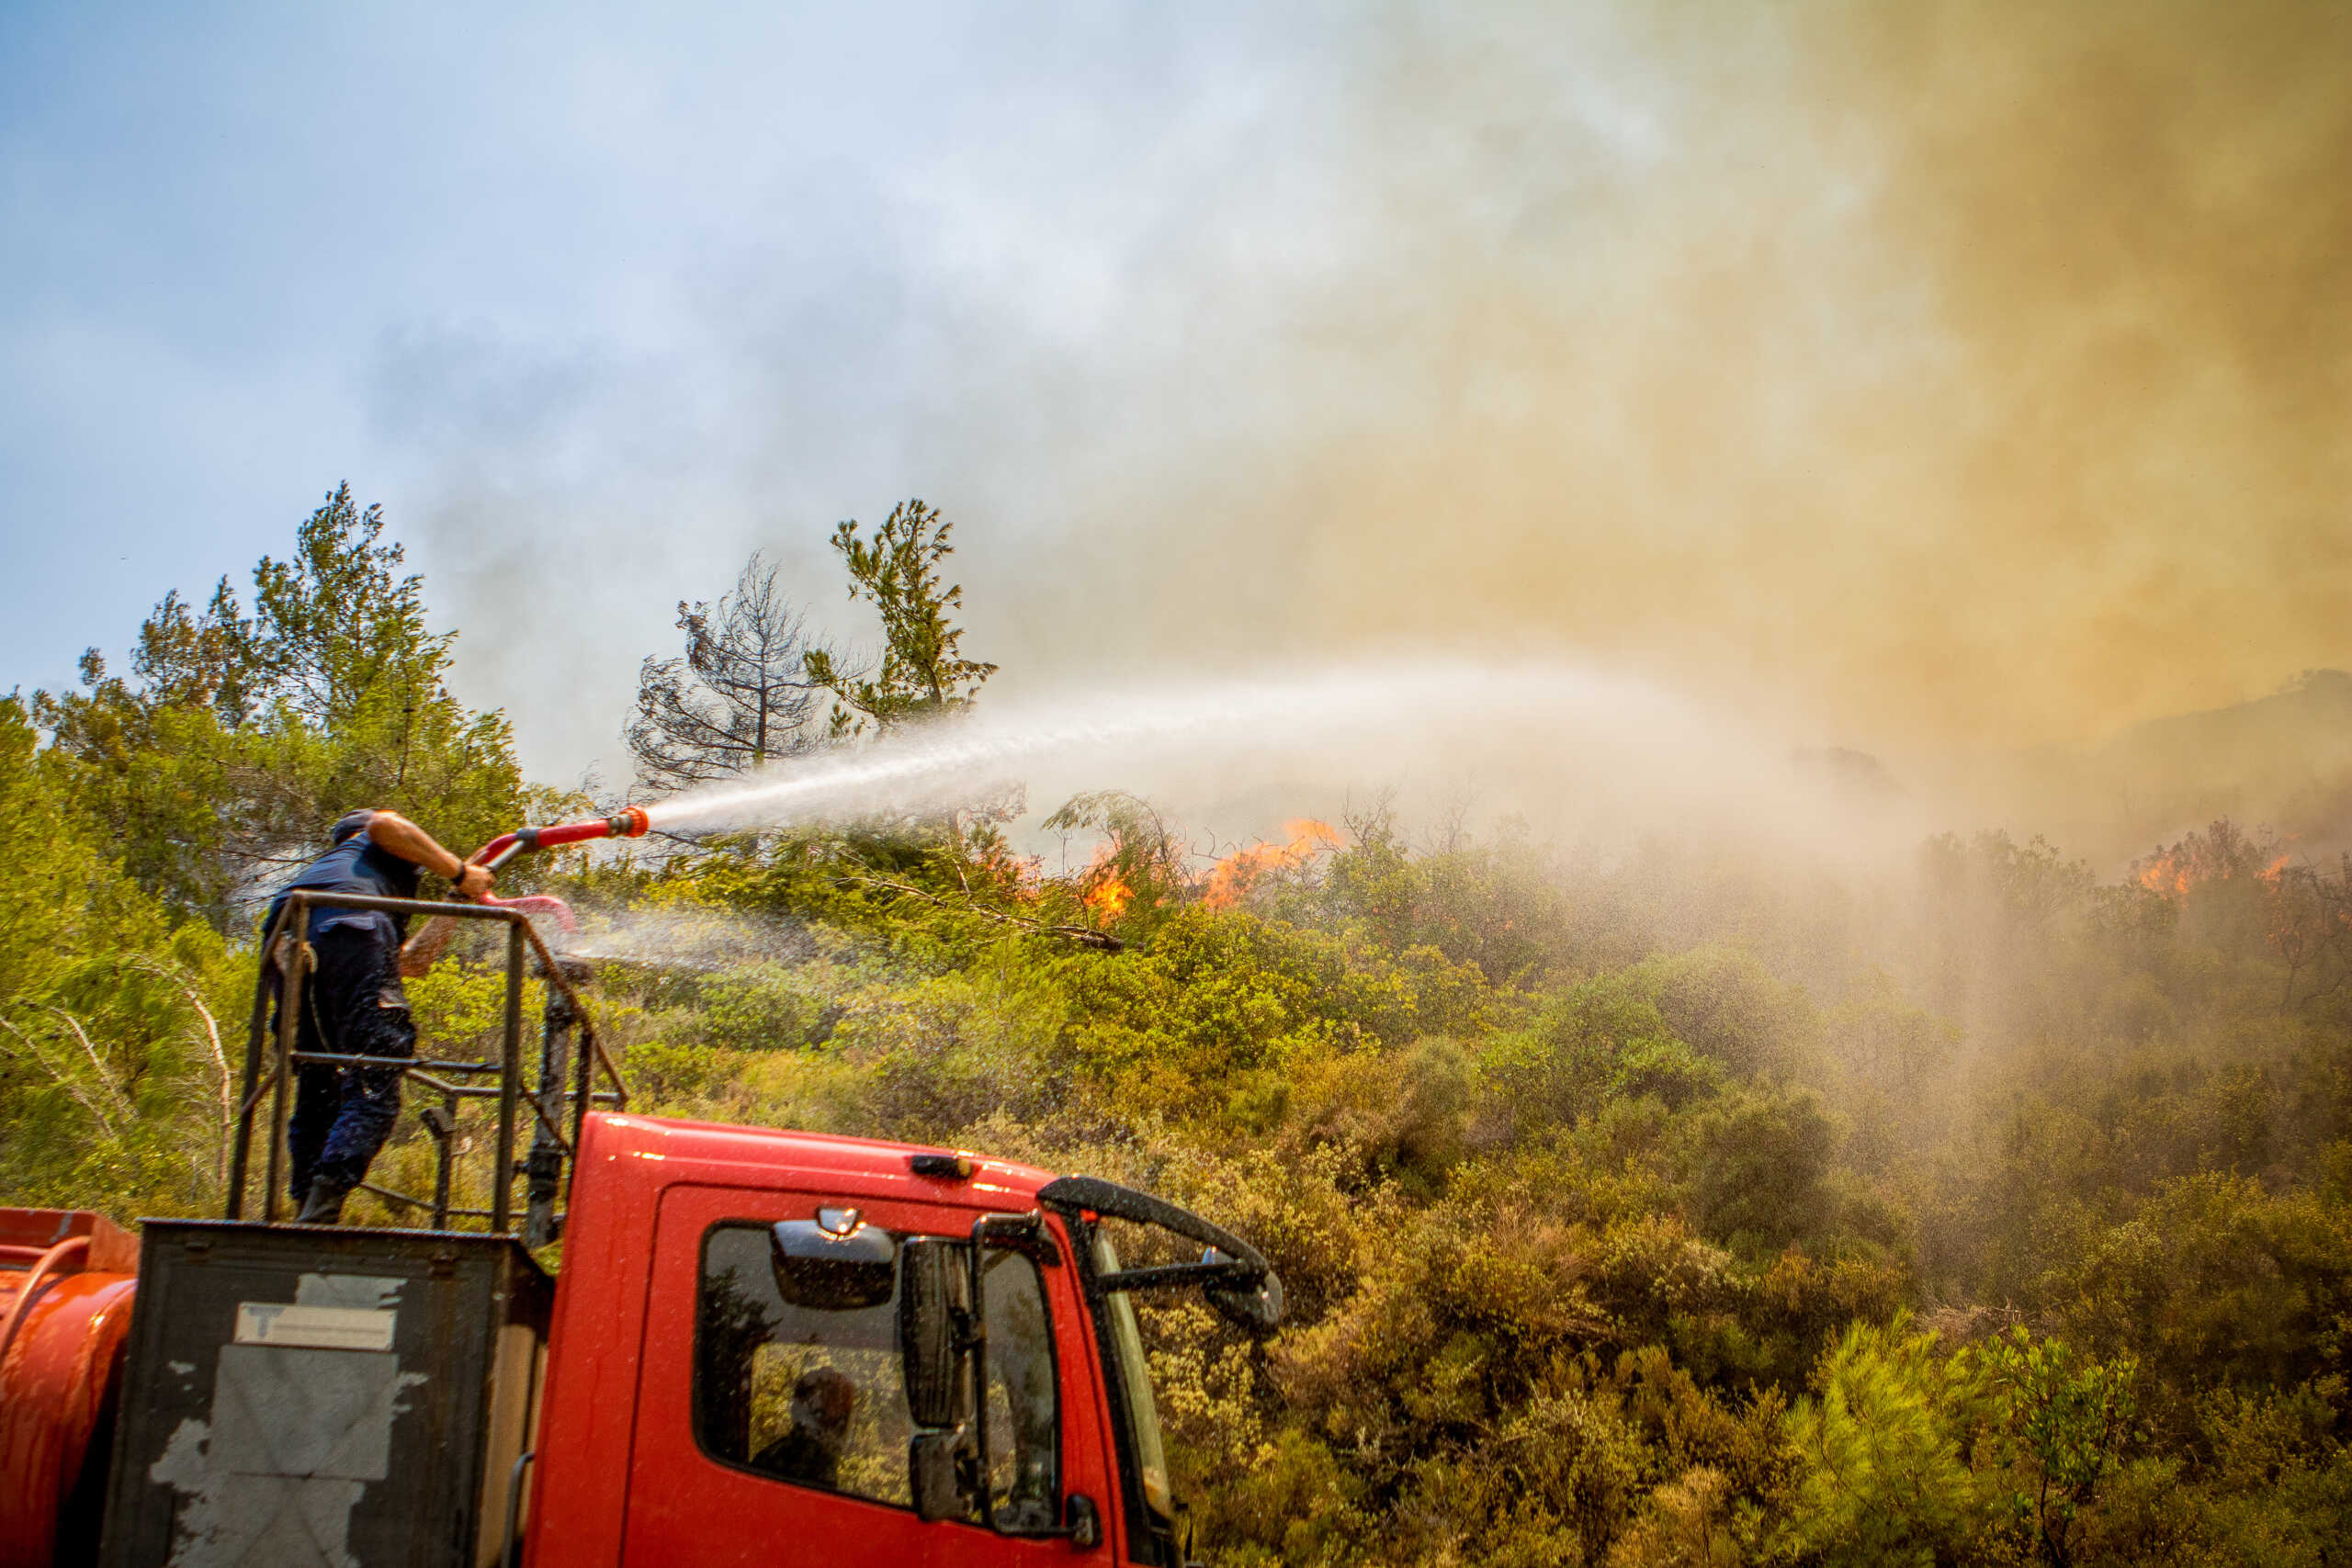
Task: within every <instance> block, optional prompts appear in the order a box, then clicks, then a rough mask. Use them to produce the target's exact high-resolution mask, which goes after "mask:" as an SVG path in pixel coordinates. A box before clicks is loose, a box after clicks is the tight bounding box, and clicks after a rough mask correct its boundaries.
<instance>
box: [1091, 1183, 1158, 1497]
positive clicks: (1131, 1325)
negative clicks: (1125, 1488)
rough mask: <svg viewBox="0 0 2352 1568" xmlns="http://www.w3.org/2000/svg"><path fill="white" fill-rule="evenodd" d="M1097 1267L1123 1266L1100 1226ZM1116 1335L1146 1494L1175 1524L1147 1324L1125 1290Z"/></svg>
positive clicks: (1116, 1301)
mask: <svg viewBox="0 0 2352 1568" xmlns="http://www.w3.org/2000/svg"><path fill="white" fill-rule="evenodd" d="M1094 1269H1095V1271H1096V1273H1098V1274H1115V1273H1117V1272H1118V1271H1119V1249H1118V1248H1117V1247H1114V1246H1113V1245H1112V1244H1111V1238H1110V1237H1109V1236H1107V1235H1103V1232H1102V1231H1101V1230H1100V1229H1098V1230H1096V1231H1095V1233H1094ZM1106 1305H1107V1309H1108V1311H1109V1313H1110V1314H1111V1337H1112V1340H1113V1342H1114V1345H1115V1346H1116V1348H1117V1351H1118V1359H1119V1382H1120V1383H1121V1385H1122V1386H1123V1387H1124V1388H1125V1391H1126V1395H1127V1416H1128V1420H1129V1421H1130V1422H1131V1423H1132V1424H1133V1426H1134V1427H1135V1432H1134V1437H1135V1445H1136V1470H1137V1471H1138V1472H1140V1475H1141V1479H1142V1482H1143V1500H1144V1504H1145V1506H1147V1507H1148V1508H1150V1509H1151V1511H1152V1512H1153V1513H1154V1514H1157V1515H1158V1516H1159V1518H1160V1520H1161V1522H1163V1523H1167V1524H1173V1523H1174V1521H1175V1517H1176V1506H1175V1499H1174V1498H1173V1496H1171V1495H1170V1492H1169V1488H1168V1455H1167V1452H1166V1450H1164V1449H1162V1447H1161V1446H1160V1441H1159V1405H1158V1404H1155V1403H1154V1402H1153V1400H1152V1397H1151V1368H1150V1366H1149V1364H1148V1362H1146V1361H1145V1359H1144V1354H1143V1330H1142V1329H1141V1327H1140V1326H1138V1325H1137V1324H1136V1306H1135V1303H1134V1302H1132V1301H1131V1300H1129V1299H1128V1297H1127V1293H1126V1292H1125V1291H1116V1292H1112V1294H1111V1295H1110V1296H1109V1297H1108V1298H1107V1302H1106Z"/></svg>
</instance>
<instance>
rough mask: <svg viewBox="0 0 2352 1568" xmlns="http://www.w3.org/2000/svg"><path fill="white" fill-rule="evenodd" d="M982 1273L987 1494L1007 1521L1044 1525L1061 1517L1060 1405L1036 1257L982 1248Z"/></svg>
mask: <svg viewBox="0 0 2352 1568" xmlns="http://www.w3.org/2000/svg"><path fill="white" fill-rule="evenodd" d="M981 1273H982V1278H983V1280H984V1283H985V1285H986V1289H987V1292H988V1318H989V1323H988V1329H989V1358H988V1359H989V1366H988V1400H989V1501H990V1502H991V1503H992V1504H993V1505H994V1506H995V1508H996V1515H997V1521H998V1523H999V1524H1000V1525H1001V1526H1002V1527H1003V1528H1004V1529H1012V1530H1021V1529H1051V1528H1053V1527H1054V1526H1055V1525H1057V1524H1058V1523H1060V1522H1061V1521H1060V1518H1059V1514H1060V1511H1061V1477H1060V1464H1059V1461H1060V1448H1061V1411H1060V1407H1059V1404H1058V1403H1057V1399H1056V1389H1057V1383H1056V1381H1055V1377H1054V1331H1053V1324H1052V1321H1051V1320H1050V1319H1049V1318H1048V1317H1047V1315H1046V1292H1045V1285H1044V1282H1043V1281H1042V1280H1040V1279H1039V1278H1038V1275H1037V1266H1036V1264H1035V1263H1033V1262H1031V1261H1030V1260H1029V1259H1028V1258H1024V1257H1023V1256H1022V1255H1021V1254H1020V1253H1017V1252H999V1251H994V1250H991V1251H989V1253H988V1254H987V1255H986V1258H985V1259H984V1260H983V1262H982V1264H981Z"/></svg>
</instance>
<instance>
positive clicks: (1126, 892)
mask: <svg viewBox="0 0 2352 1568" xmlns="http://www.w3.org/2000/svg"><path fill="white" fill-rule="evenodd" d="M1079 886H1080V888H1081V889H1082V891H1081V892H1080V894H1079V896H1078V901H1079V902H1080V904H1081V905H1083V906H1085V908H1086V911H1087V913H1089V914H1091V915H1092V916H1093V917H1094V919H1095V920H1096V921H1097V922H1098V923H1099V922H1102V921H1105V920H1115V919H1118V918H1119V917H1120V916H1121V915H1122V914H1124V913H1125V911H1126V908H1127V906H1128V905H1130V904H1132V903H1134V902H1135V898H1136V890H1135V889H1134V888H1132V887H1130V886H1127V879H1126V878H1125V877H1124V876H1121V875H1120V874H1119V863H1118V855H1117V846H1115V845H1113V844H1104V845H1103V846H1102V847H1100V848H1099V849H1097V850H1096V851H1095V852H1094V863H1092V864H1091V865H1089V866H1088V867H1087V868H1086V874H1085V875H1084V876H1082V877H1080V879H1079Z"/></svg>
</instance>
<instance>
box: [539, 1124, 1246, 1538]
mask: <svg viewBox="0 0 2352 1568" xmlns="http://www.w3.org/2000/svg"><path fill="white" fill-rule="evenodd" d="M591 1127H592V1129H593V1130H592V1132H591V1134H590V1135H589V1137H588V1140H587V1142H586V1143H585V1145H584V1146H583V1148H582V1155H581V1167H580V1170H579V1174H578V1178H577V1180H576V1184H575V1187H574V1193H575V1199H574V1207H573V1211H572V1220H571V1234H570V1239H569V1240H568V1242H567V1244H566V1247H565V1259H564V1267H563V1276H562V1281H561V1283H560V1285H559V1287H558V1290H557V1292H556V1302H555V1319H554V1325H553V1333H552V1337H551V1343H552V1344H553V1345H554V1346H555V1347H556V1351H555V1354H554V1355H553V1356H552V1357H551V1358H550V1361H549V1365H548V1386H547V1395H546V1402H545V1405H544V1409H543V1413H542V1416H541V1418H540V1427H539V1436H538V1439H537V1459H536V1461H534V1466H535V1469H536V1474H535V1477H534V1484H533V1487H532V1490H531V1505H530V1506H531V1516H530V1521H531V1522H530V1525H529V1528H528V1530H527V1532H526V1539H527V1541H528V1549H527V1553H526V1558H525V1561H526V1563H528V1564H535V1565H542V1568H553V1565H555V1564H571V1563H587V1562H619V1561H633V1562H664V1563H674V1564H678V1565H679V1568H720V1565H734V1564H742V1565H746V1568H749V1565H751V1564H763V1565H769V1568H786V1565H790V1564H800V1563H809V1564H818V1563H823V1564H828V1565H836V1568H857V1565H866V1564H871V1565H873V1568H885V1565H893V1564H916V1563H942V1564H945V1563H966V1562H993V1563H1003V1564H1006V1565H1008V1568H1011V1565H1012V1564H1019V1563H1036V1564H1046V1563H1058V1562H1070V1561H1072V1560H1073V1559H1076V1560H1080V1561H1100V1562H1142V1563H1165V1564H1170V1565H1173V1564H1175V1563H1177V1562H1179V1557H1178V1553H1177V1520H1176V1514H1175V1509H1174V1506H1173V1502H1172V1499H1171V1498H1170V1495H1169V1488H1168V1475H1167V1466H1166V1461H1165V1459H1164V1457H1163V1455H1162V1453H1161V1451H1160V1438H1159V1417H1158V1415H1157V1413H1156V1408H1155V1404H1154V1401H1153V1397H1152V1390H1151V1382H1150V1376H1149V1372H1148V1368H1147V1367H1146V1366H1145V1364H1144V1356H1143V1346H1142V1342H1141V1339H1140V1337H1139V1336H1138V1334H1137V1331H1136V1315H1135V1309H1134V1307H1133V1306H1132V1304H1131V1303H1130V1301H1129V1293H1130V1292H1132V1291H1134V1290H1136V1289H1147V1288H1157V1287H1167V1286H1178V1285H1183V1284H1187V1283H1198V1284H1201V1285H1204V1286H1205V1287H1206V1288H1207V1289H1209V1290H1210V1291H1211V1292H1213V1299H1216V1300H1217V1301H1219V1303H1221V1305H1222V1307H1223V1308H1224V1310H1226V1311H1227V1312H1228V1313H1230V1314H1233V1315H1234V1316H1235V1317H1236V1318H1237V1319H1238V1320H1239V1321H1241V1322H1243V1323H1245V1324H1248V1325H1251V1326H1253V1327H1270V1326H1272V1320H1273V1319H1274V1318H1275V1317H1276V1316H1278V1315H1279V1313H1280V1292H1281V1286H1280V1284H1279V1282H1278V1281H1277V1280H1275V1279H1274V1277H1273V1275H1272V1272H1271V1271H1270V1270H1268V1269H1266V1268H1265V1265H1264V1262H1263V1260H1262V1259H1261V1258H1257V1256H1256V1254H1255V1253H1254V1252H1251V1251H1250V1249H1248V1248H1247V1247H1244V1246H1243V1245H1242V1244H1241V1243H1240V1242H1239V1241H1238V1239H1237V1238H1234V1237H1232V1236H1229V1235H1225V1234H1224V1233H1223V1232H1220V1231H1217V1230H1216V1228H1215V1227H1213V1226H1209V1225H1207V1224H1205V1222H1203V1221H1201V1220H1199V1219H1197V1218H1196V1217H1194V1216H1192V1215H1190V1214H1186V1213H1182V1211H1179V1210H1175V1209H1172V1208H1170V1207H1168V1206H1166V1205H1163V1204H1160V1203H1159V1202H1158V1201H1155V1200H1153V1199H1150V1198H1148V1197H1147V1196H1145V1195H1143V1194H1140V1193H1136V1192H1132V1191H1130V1190H1126V1189H1124V1188H1120V1187H1116V1186H1114V1185H1112V1184H1110V1183H1108V1182H1100V1181H1092V1180H1089V1179H1082V1178H1080V1179H1071V1178H1061V1179H1057V1178H1055V1177H1053V1176H1051V1175H1050V1174H1048V1173H1046V1172H1045V1171H1041V1170H1035V1169H1032V1168H1028V1167H1025V1166H1017V1165H1009V1164H1006V1163H1003V1162H1001V1161H997V1160H990V1159H983V1158H976V1157H973V1156H966V1155H959V1154H953V1153H948V1152H945V1151H910V1150H908V1149H906V1148H904V1147H901V1146H898V1145H886V1144H875V1143H867V1142H864V1141H860V1140H854V1139H844V1138H816V1137H809V1136H807V1135H803V1134H793V1133H774V1132H763V1131H757V1130H752V1129H747V1128H741V1127H725V1126H713V1125H707V1124H701V1123H688V1122H663V1121H656V1120H652V1119H649V1118H644V1117H634V1116H599V1117H596V1118H594V1119H593V1121H592V1122H591ZM1111 1219H1123V1220H1128V1221H1135V1222H1140V1223H1144V1224H1156V1225H1162V1226H1170V1227H1171V1228H1173V1229H1175V1230H1176V1231H1177V1233H1178V1234H1179V1235H1186V1236H1187V1237H1188V1238H1189V1239H1192V1240H1194V1241H1200V1242H1205V1243H1206V1244H1207V1245H1208V1252H1209V1256H1207V1257H1206V1258H1204V1259H1203V1260H1202V1261H1200V1262H1187V1263H1182V1264H1177V1265H1173V1266H1163V1267H1161V1268H1159V1269H1123V1268H1122V1266H1121V1263H1120V1259H1119V1257H1118V1254H1117V1251H1116V1249H1115V1247H1114V1245H1113V1243H1112V1240H1111V1238H1110V1236H1109V1235H1108V1234H1107V1230H1106V1227H1105V1224H1104V1222H1105V1221H1106V1220H1111Z"/></svg>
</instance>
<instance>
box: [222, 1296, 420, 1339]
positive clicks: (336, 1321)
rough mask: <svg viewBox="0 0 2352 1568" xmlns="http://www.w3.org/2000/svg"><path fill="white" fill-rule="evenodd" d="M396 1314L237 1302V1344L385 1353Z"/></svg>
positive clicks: (351, 1308) (364, 1310)
mask: <svg viewBox="0 0 2352 1568" xmlns="http://www.w3.org/2000/svg"><path fill="white" fill-rule="evenodd" d="M400 1315H401V1314H399V1313H396V1312H380V1311H370V1310H368V1309H367V1308H363V1307H319V1306H292V1305H288V1303H283V1302H239V1303H237V1343H238V1344H240V1345H288V1346H301V1347H304V1348H310V1349H313V1350H389V1349H390V1348H392V1325H394V1324H396V1323H398V1322H399V1321H400Z"/></svg>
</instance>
